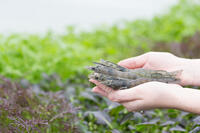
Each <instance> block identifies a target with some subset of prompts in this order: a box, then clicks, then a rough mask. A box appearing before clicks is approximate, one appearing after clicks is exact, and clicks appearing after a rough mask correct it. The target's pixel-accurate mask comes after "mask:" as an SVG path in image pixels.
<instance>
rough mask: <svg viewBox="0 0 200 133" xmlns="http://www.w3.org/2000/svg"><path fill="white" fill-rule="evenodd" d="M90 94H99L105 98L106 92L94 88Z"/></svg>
mask: <svg viewBox="0 0 200 133" xmlns="http://www.w3.org/2000/svg"><path fill="white" fill-rule="evenodd" d="M92 92H94V93H97V94H100V95H102V96H105V97H106V96H107V94H106V92H105V91H103V90H102V89H101V88H100V87H98V86H96V87H94V88H93V89H92Z"/></svg>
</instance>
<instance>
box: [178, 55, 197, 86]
mask: <svg viewBox="0 0 200 133" xmlns="http://www.w3.org/2000/svg"><path fill="white" fill-rule="evenodd" d="M179 59H180V62H181V63H180V65H179V66H178V68H177V69H180V70H183V72H182V74H181V76H180V79H181V84H182V85H194V86H200V80H199V79H200V69H199V68H200V59H184V58H179Z"/></svg>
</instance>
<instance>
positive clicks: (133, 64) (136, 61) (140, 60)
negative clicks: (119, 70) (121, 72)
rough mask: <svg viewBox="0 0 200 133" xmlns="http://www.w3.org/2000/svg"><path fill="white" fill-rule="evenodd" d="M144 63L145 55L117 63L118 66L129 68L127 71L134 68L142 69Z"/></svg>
mask: <svg viewBox="0 0 200 133" xmlns="http://www.w3.org/2000/svg"><path fill="white" fill-rule="evenodd" d="M146 61H147V55H146V54H143V55H140V56H136V57H132V58H128V59H125V60H122V61H120V62H119V63H118V65H120V66H123V67H126V68H129V69H135V68H141V67H143V66H144V65H145V63H146Z"/></svg>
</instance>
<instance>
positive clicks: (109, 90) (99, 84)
mask: <svg viewBox="0 0 200 133" xmlns="http://www.w3.org/2000/svg"><path fill="white" fill-rule="evenodd" d="M89 81H90V82H92V83H94V84H96V85H97V86H98V87H99V88H101V89H102V90H104V91H105V92H106V94H107V95H109V94H110V93H111V92H113V89H112V88H110V87H108V86H105V85H103V84H101V83H100V82H98V81H97V80H94V79H90V80H89Z"/></svg>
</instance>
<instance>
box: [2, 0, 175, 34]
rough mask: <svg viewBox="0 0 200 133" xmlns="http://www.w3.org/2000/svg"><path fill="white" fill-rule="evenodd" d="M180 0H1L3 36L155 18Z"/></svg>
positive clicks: (60, 30) (59, 30)
mask: <svg viewBox="0 0 200 133" xmlns="http://www.w3.org/2000/svg"><path fill="white" fill-rule="evenodd" d="M177 1H178V0H0V34H1V33H12V32H28V33H35V32H36V33H37V32H39V33H42V32H45V31H47V30H48V29H51V30H53V31H56V32H62V31H64V29H65V27H66V26H67V25H76V26H78V27H81V28H86V29H88V28H91V27H94V26H96V25H100V24H112V23H116V22H119V21H120V20H122V19H123V20H134V19H137V18H151V17H152V16H153V15H155V14H159V13H163V12H164V11H167V9H169V7H170V6H171V5H173V4H175V3H177Z"/></svg>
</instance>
